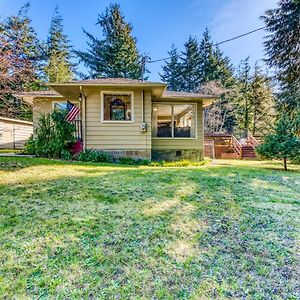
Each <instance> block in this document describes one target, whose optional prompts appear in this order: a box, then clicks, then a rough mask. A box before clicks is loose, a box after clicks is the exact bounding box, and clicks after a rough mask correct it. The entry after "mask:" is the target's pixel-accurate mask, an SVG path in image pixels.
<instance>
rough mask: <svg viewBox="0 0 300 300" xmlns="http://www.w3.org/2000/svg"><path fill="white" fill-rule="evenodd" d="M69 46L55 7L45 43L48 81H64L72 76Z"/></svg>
mask: <svg viewBox="0 0 300 300" xmlns="http://www.w3.org/2000/svg"><path fill="white" fill-rule="evenodd" d="M71 58H72V56H71V46H70V45H69V41H68V38H67V36H66V35H65V34H64V33H63V19H62V17H61V15H59V12H58V8H57V7H56V8H55V11H54V14H53V17H52V21H51V26H50V31H49V36H48V40H47V45H46V66H45V68H44V72H45V74H46V77H47V81H48V82H66V81H70V80H72V79H73V78H74V64H72V62H71Z"/></svg>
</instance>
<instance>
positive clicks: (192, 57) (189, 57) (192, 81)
mask: <svg viewBox="0 0 300 300" xmlns="http://www.w3.org/2000/svg"><path fill="white" fill-rule="evenodd" d="M184 48H185V49H184V51H183V52H182V55H181V73H182V80H183V82H182V87H181V89H182V90H183V91H186V92H196V91H197V90H198V88H199V85H200V83H201V55H200V51H199V47H198V41H197V39H196V38H192V37H191V36H190V37H189V39H188V41H187V42H186V43H185V44H184Z"/></svg>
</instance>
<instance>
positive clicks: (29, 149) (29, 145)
mask: <svg viewBox="0 0 300 300" xmlns="http://www.w3.org/2000/svg"><path fill="white" fill-rule="evenodd" d="M23 153H24V154H29V155H35V154H36V141H35V140H34V139H33V135H31V136H30V138H29V139H28V140H27V141H26V142H25V144H24V149H23Z"/></svg>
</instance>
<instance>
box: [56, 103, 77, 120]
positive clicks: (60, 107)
mask: <svg viewBox="0 0 300 300" xmlns="http://www.w3.org/2000/svg"><path fill="white" fill-rule="evenodd" d="M70 102H71V103H72V104H74V105H75V106H77V107H79V102H78V101H72V100H70ZM52 109H53V110H56V111H61V112H66V113H67V110H68V106H67V101H52ZM79 120H80V113H79V114H77V116H76V118H75V121H79Z"/></svg>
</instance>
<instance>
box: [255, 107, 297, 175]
mask: <svg viewBox="0 0 300 300" xmlns="http://www.w3.org/2000/svg"><path fill="white" fill-rule="evenodd" d="M299 119H300V118H299V113H298V116H297V119H296V120H293V119H291V118H290V117H289V116H288V115H287V114H282V115H281V117H280V118H279V120H278V122H277V124H276V127H275V131H274V133H272V134H269V135H268V136H266V138H265V140H264V142H263V143H262V144H261V145H260V146H259V147H257V149H256V151H257V152H258V153H259V154H260V155H262V156H263V157H265V158H270V159H283V165H284V169H285V170H287V160H288V159H297V158H299V157H300V138H299V137H298V136H297V132H299V130H300V122H299Z"/></svg>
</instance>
